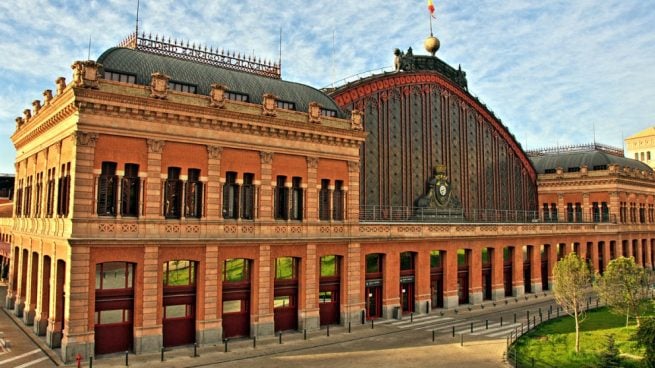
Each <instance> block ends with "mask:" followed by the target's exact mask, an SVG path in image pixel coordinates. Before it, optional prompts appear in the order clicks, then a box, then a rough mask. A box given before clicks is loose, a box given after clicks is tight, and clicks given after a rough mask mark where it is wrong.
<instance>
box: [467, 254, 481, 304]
mask: <svg viewBox="0 0 655 368" xmlns="http://www.w3.org/2000/svg"><path fill="white" fill-rule="evenodd" d="M468 252H470V255H469V257H468V261H469V282H470V288H469V303H471V304H479V303H482V251H481V247H480V246H473V249H471V250H468Z"/></svg>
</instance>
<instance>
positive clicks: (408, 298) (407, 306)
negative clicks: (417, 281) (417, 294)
mask: <svg viewBox="0 0 655 368" xmlns="http://www.w3.org/2000/svg"><path fill="white" fill-rule="evenodd" d="M400 305H401V308H402V312H403V313H412V312H414V283H413V282H412V283H406V284H400Z"/></svg>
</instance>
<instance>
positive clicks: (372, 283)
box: [365, 253, 384, 319]
mask: <svg viewBox="0 0 655 368" xmlns="http://www.w3.org/2000/svg"><path fill="white" fill-rule="evenodd" d="M383 259H384V256H383V255H382V254H379V253H374V254H367V255H366V276H365V278H366V282H365V286H366V288H365V298H366V318H367V319H376V318H380V317H382V272H383V269H382V263H383Z"/></svg>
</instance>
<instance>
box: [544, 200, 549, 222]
mask: <svg viewBox="0 0 655 368" xmlns="http://www.w3.org/2000/svg"><path fill="white" fill-rule="evenodd" d="M543 212H544V222H550V221H551V220H550V208H549V207H548V203H544V209H543Z"/></svg>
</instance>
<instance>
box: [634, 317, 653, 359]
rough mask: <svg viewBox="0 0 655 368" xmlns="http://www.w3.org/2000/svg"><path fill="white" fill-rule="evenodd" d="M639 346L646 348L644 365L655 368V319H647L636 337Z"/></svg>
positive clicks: (640, 326)
mask: <svg viewBox="0 0 655 368" xmlns="http://www.w3.org/2000/svg"><path fill="white" fill-rule="evenodd" d="M634 338H635V340H637V345H639V346H642V347H645V348H646V354H645V355H644V360H643V363H644V365H645V366H646V367H648V368H655V318H652V317H651V318H647V319H645V320H644V321H643V322H642V323H641V325H639V328H638V329H637V333H636V334H635V336H634Z"/></svg>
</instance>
